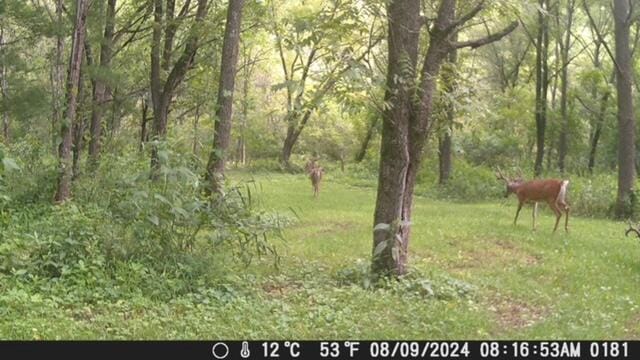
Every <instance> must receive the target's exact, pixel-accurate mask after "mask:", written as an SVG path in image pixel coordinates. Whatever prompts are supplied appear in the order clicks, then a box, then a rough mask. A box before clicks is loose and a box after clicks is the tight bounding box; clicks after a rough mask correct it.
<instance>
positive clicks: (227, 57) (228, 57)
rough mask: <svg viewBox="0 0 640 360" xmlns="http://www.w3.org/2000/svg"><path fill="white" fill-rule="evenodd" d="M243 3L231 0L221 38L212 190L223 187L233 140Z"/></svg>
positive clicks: (211, 160) (209, 175)
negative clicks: (233, 113) (232, 124)
mask: <svg viewBox="0 0 640 360" xmlns="http://www.w3.org/2000/svg"><path fill="white" fill-rule="evenodd" d="M243 6H244V0H230V1H229V8H228V10H227V24H226V25H225V30H224V39H223V42H222V59H221V60H222V62H221V64H220V83H219V85H218V103H217V109H216V116H215V136H214V137H213V150H212V151H211V153H210V154H209V163H208V164H207V178H208V179H209V182H210V183H209V186H210V190H211V191H212V192H219V191H221V190H222V185H223V181H224V165H225V160H226V158H227V151H228V149H229V143H230V141H231V120H232V118H231V115H232V110H233V91H234V88H235V78H236V66H237V64H238V46H239V43H240V30H241V22H242V8H243Z"/></svg>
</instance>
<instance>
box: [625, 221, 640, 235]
mask: <svg viewBox="0 0 640 360" xmlns="http://www.w3.org/2000/svg"><path fill="white" fill-rule="evenodd" d="M632 232H634V233H636V235H637V236H638V237H639V238H640V231H638V229H637V228H634V227H633V225H632V224H631V223H629V228H628V229H627V231H625V232H624V236H629V233H632Z"/></svg>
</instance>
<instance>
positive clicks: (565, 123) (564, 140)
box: [558, 0, 575, 173]
mask: <svg viewBox="0 0 640 360" xmlns="http://www.w3.org/2000/svg"><path fill="white" fill-rule="evenodd" d="M574 4H575V0H567V15H566V16H567V23H566V24H564V28H565V33H564V40H563V41H562V43H561V44H562V45H561V49H560V58H561V66H562V70H561V72H560V82H561V85H560V116H561V118H562V126H561V127H560V139H559V142H558V169H559V170H560V172H561V173H564V170H565V158H566V156H567V152H568V151H569V143H568V136H569V114H568V112H567V103H568V101H569V99H568V98H569V95H568V91H569V90H568V89H569V70H568V68H569V61H570V60H569V51H570V50H571V49H570V48H571V25H572V23H573V9H574Z"/></svg>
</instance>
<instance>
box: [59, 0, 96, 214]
mask: <svg viewBox="0 0 640 360" xmlns="http://www.w3.org/2000/svg"><path fill="white" fill-rule="evenodd" d="M88 8H89V1H88V0H78V1H77V9H76V20H75V25H74V31H73V41H72V46H71V58H70V60H69V76H68V79H67V96H66V102H67V109H66V114H65V119H64V121H63V122H62V123H61V126H60V133H61V137H62V142H61V144H60V147H59V174H58V185H57V189H56V193H55V195H54V202H55V203H62V202H64V201H66V200H67V199H68V198H69V196H70V195H71V178H72V176H73V174H72V171H73V168H72V166H73V164H72V158H71V145H72V144H71V142H72V136H71V135H72V134H71V130H72V128H73V125H74V123H75V121H76V115H77V114H76V110H77V105H78V94H77V89H78V84H79V82H80V67H81V66H82V58H83V56H84V41H85V35H86V19H87V12H88Z"/></svg>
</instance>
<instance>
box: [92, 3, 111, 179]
mask: <svg viewBox="0 0 640 360" xmlns="http://www.w3.org/2000/svg"><path fill="white" fill-rule="evenodd" d="M116 2H117V1H116V0H108V2H107V11H106V20H105V25H104V35H103V37H102V43H101V44H100V65H99V68H100V72H99V74H98V76H96V77H95V79H93V81H92V83H93V90H92V103H93V105H92V109H91V125H90V128H89V132H90V134H91V139H90V141H89V163H90V168H91V169H95V168H97V166H98V162H99V161H100V147H101V141H102V139H101V138H102V114H103V112H104V106H105V103H106V102H107V95H108V94H109V92H110V89H109V86H108V84H107V81H106V79H104V76H105V75H104V73H105V72H107V71H108V70H109V69H110V68H111V57H112V54H113V36H114V30H115V16H116Z"/></svg>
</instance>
